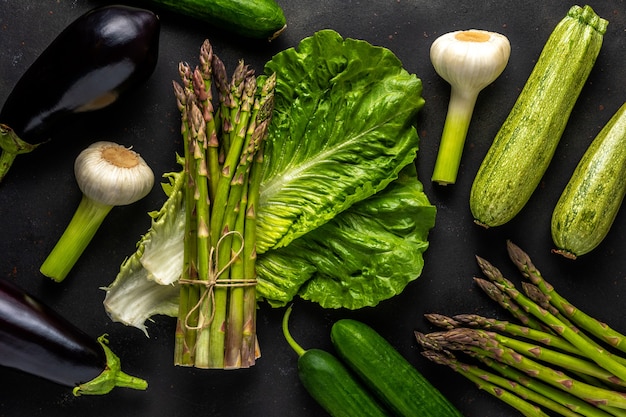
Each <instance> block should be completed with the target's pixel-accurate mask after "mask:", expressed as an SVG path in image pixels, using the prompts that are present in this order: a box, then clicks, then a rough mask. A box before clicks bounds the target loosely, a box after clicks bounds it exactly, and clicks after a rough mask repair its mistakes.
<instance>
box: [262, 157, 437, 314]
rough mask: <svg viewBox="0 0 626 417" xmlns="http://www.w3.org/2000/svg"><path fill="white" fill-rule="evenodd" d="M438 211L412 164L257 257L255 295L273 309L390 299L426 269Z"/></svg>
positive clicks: (359, 305) (355, 305) (356, 306)
mask: <svg viewBox="0 0 626 417" xmlns="http://www.w3.org/2000/svg"><path fill="white" fill-rule="evenodd" d="M435 215H436V209H435V207H434V206H432V205H431V204H430V202H429V201H428V198H427V197H426V195H425V194H424V193H423V187H422V184H421V183H420V182H419V181H418V179H417V173H416V169H415V166H414V165H413V164H410V165H408V166H406V167H405V168H404V169H403V170H402V171H401V172H400V176H399V178H398V179H397V180H396V181H394V182H392V183H391V184H390V185H389V186H388V187H387V188H385V189H384V190H383V191H381V192H379V193H377V194H375V195H374V196H372V197H370V198H368V199H366V200H363V201H361V202H359V203H356V204H355V205H353V206H352V207H350V208H349V209H348V210H347V211H345V212H344V213H342V214H340V215H339V216H337V217H335V218H333V219H332V220H331V221H329V222H328V223H326V224H325V225H323V226H320V227H319V228H317V229H315V230H313V231H311V232H310V233H308V234H306V235H304V236H303V237H301V238H299V239H296V240H294V241H293V242H291V244H289V245H288V246H286V247H284V248H279V249H275V250H270V251H268V252H266V253H265V254H263V255H260V256H259V258H258V260H257V273H258V275H259V277H258V279H259V280H258V284H257V294H258V295H259V296H260V297H262V298H264V299H265V300H266V301H268V302H269V303H270V304H271V305H273V306H275V307H279V306H284V305H285V304H287V303H289V302H290V301H291V300H292V298H294V297H295V296H296V295H298V296H300V297H301V298H304V299H307V300H310V301H313V302H316V303H318V304H320V305H321V306H322V307H324V308H340V307H343V308H348V309H359V308H362V307H371V306H374V305H376V304H378V303H379V302H380V301H382V300H385V299H388V298H391V297H393V296H394V295H396V294H399V293H400V292H402V291H403V290H404V288H405V287H406V285H407V284H408V283H409V282H411V281H413V280H415V279H416V278H417V277H419V275H420V274H421V272H422V268H423V266H424V259H423V253H424V251H426V249H427V248H428V240H427V239H428V232H429V231H430V229H431V228H432V227H433V226H434V224H435Z"/></svg>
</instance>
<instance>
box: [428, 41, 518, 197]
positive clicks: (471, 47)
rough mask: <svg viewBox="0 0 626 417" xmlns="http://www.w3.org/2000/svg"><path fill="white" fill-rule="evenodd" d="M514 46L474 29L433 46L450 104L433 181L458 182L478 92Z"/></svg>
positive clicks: (496, 74) (432, 53)
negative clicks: (445, 83) (449, 88)
mask: <svg viewBox="0 0 626 417" xmlns="http://www.w3.org/2000/svg"><path fill="white" fill-rule="evenodd" d="M510 54H511V45H510V43H509V40H508V39H507V37H506V36H504V35H501V34H499V33H494V32H488V31H485V30H478V29H471V30H464V31H456V32H449V33H446V34H444V35H441V36H440V37H438V38H437V39H435V41H434V42H433V43H432V45H431V47H430V60H431V62H432V64H433V67H434V68H435V71H436V72H437V74H439V76H441V78H443V79H444V80H446V81H447V82H448V83H449V84H450V86H451V90H450V102H449V105H448V113H447V115H446V121H445V124H444V128H443V134H442V136H441V143H440V145H439V152H438V154H437V160H436V162H435V168H434V171H433V176H432V181H434V182H437V183H439V184H441V185H447V184H454V183H455V182H456V178H457V174H458V170H459V165H460V163H461V155H462V153H463V147H464V145H465V138H466V136H467V131H468V129H469V124H470V121H471V118H472V113H473V112H474V105H475V104H476V99H477V98H478V93H480V91H481V90H482V89H484V88H485V87H487V86H488V85H489V84H491V83H492V82H494V81H495V80H496V79H497V78H498V77H499V76H500V74H501V73H502V71H504V68H505V67H506V65H507V63H508V61H509V56H510Z"/></svg>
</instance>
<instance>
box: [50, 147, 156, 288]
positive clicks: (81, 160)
mask: <svg viewBox="0 0 626 417" xmlns="http://www.w3.org/2000/svg"><path fill="white" fill-rule="evenodd" d="M74 172H75V175H76V181H77V182H78V186H79V188H80V189H81V191H82V192H83V197H82V199H81V201H80V204H79V205H78V208H77V209H76V212H75V213H74V216H73V217H72V219H71V220H70V223H69V225H68V226H67V228H66V229H65V231H64V232H63V234H62V235H61V238H60V239H59V241H58V242H57V243H56V245H55V246H54V248H53V249H52V251H51V252H50V254H49V255H48V257H47V258H46V260H45V261H44V262H43V264H42V265H41V268H40V271H41V273H42V274H43V275H45V276H47V277H49V278H52V279H53V280H54V281H57V282H61V281H63V280H64V279H65V277H66V276H67V275H68V274H69V272H70V271H71V269H72V268H73V266H74V265H75V264H76V262H77V261H78V259H79V258H80V256H81V255H82V254H83V252H84V251H85V249H86V248H87V245H89V243H90V242H91V240H92V239H93V237H94V235H95V234H96V232H97V231H98V229H99V227H100V226H101V225H102V222H103V221H104V219H105V218H106V216H107V215H108V214H109V212H110V211H111V209H112V208H113V207H114V206H119V205H127V204H131V203H133V202H135V201H138V200H140V199H142V198H143V197H145V196H146V195H147V194H148V193H149V192H150V190H151V189H152V186H153V185H154V174H153V172H152V170H151V169H150V167H148V165H147V164H146V162H145V161H144V160H143V159H142V158H141V157H140V156H139V154H137V153H135V152H134V151H132V150H130V149H128V148H125V147H124V146H122V145H118V144H116V143H112V142H96V143H94V144H92V145H91V146H89V147H88V148H87V149H85V150H84V151H83V152H81V153H80V155H79V156H78V158H76V162H75V164H74Z"/></svg>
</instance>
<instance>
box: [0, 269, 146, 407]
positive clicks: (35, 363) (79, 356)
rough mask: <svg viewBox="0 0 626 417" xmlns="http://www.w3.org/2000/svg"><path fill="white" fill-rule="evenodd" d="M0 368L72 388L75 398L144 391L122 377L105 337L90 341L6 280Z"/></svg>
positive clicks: (0, 303) (1, 293)
mask: <svg viewBox="0 0 626 417" xmlns="http://www.w3.org/2000/svg"><path fill="white" fill-rule="evenodd" d="M0 365H2V366H5V367H9V368H15V369H19V370H20V371H23V372H26V373H28V374H31V375H36V376H38V377H41V378H44V379H47V380H49V381H52V382H55V383H57V384H61V385H65V386H68V387H73V393H74V395H77V396H78V395H101V394H106V393H108V392H109V391H111V390H112V389H113V388H114V387H116V386H119V387H127V388H134V389H140V390H145V389H146V388H147V382H146V381H144V380H143V379H141V378H137V377H133V376H130V375H128V374H126V373H124V372H122V370H121V365H120V360H119V358H118V357H117V356H116V355H115V353H113V352H112V351H111V349H110V348H109V347H108V346H107V339H106V337H105V336H100V337H99V338H97V339H94V338H92V337H90V336H89V335H88V334H87V333H85V332H84V331H82V330H80V329H79V328H77V327H76V326H75V325H73V324H72V323H70V322H69V321H68V320H67V319H65V318H63V317H62V316H61V315H60V314H58V313H57V312H56V311H54V310H53V309H52V308H50V307H49V306H47V305H46V304H44V303H43V302H41V301H39V300H37V299H35V298H34V297H33V296H31V295H29V294H27V293H25V292H24V291H23V290H22V289H21V288H19V287H18V286H16V285H15V284H13V283H12V282H10V281H8V280H6V279H0Z"/></svg>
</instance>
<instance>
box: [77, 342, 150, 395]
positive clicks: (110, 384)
mask: <svg viewBox="0 0 626 417" xmlns="http://www.w3.org/2000/svg"><path fill="white" fill-rule="evenodd" d="M98 342H99V343H100V345H101V346H102V349H103V350H104V354H105V355H106V360H107V364H106V368H105V369H104V370H103V371H102V373H101V374H100V375H98V376H97V377H95V378H94V379H92V380H91V381H89V382H86V383H84V384H80V385H78V386H76V387H74V389H73V390H72V393H73V394H74V395H75V396H77V397H78V396H80V395H103V394H107V393H108V392H110V391H111V390H112V389H113V388H115V387H124V388H132V389H137V390H146V389H147V388H148V383H147V382H146V381H145V380H144V379H141V378H138V377H135V376H131V375H128V374H127V373H125V372H123V371H122V365H121V362H120V359H119V357H118V356H117V355H116V354H115V353H113V351H112V350H111V349H110V348H109V346H108V339H107V335H106V334H104V335H102V336H100V337H99V338H98Z"/></svg>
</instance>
